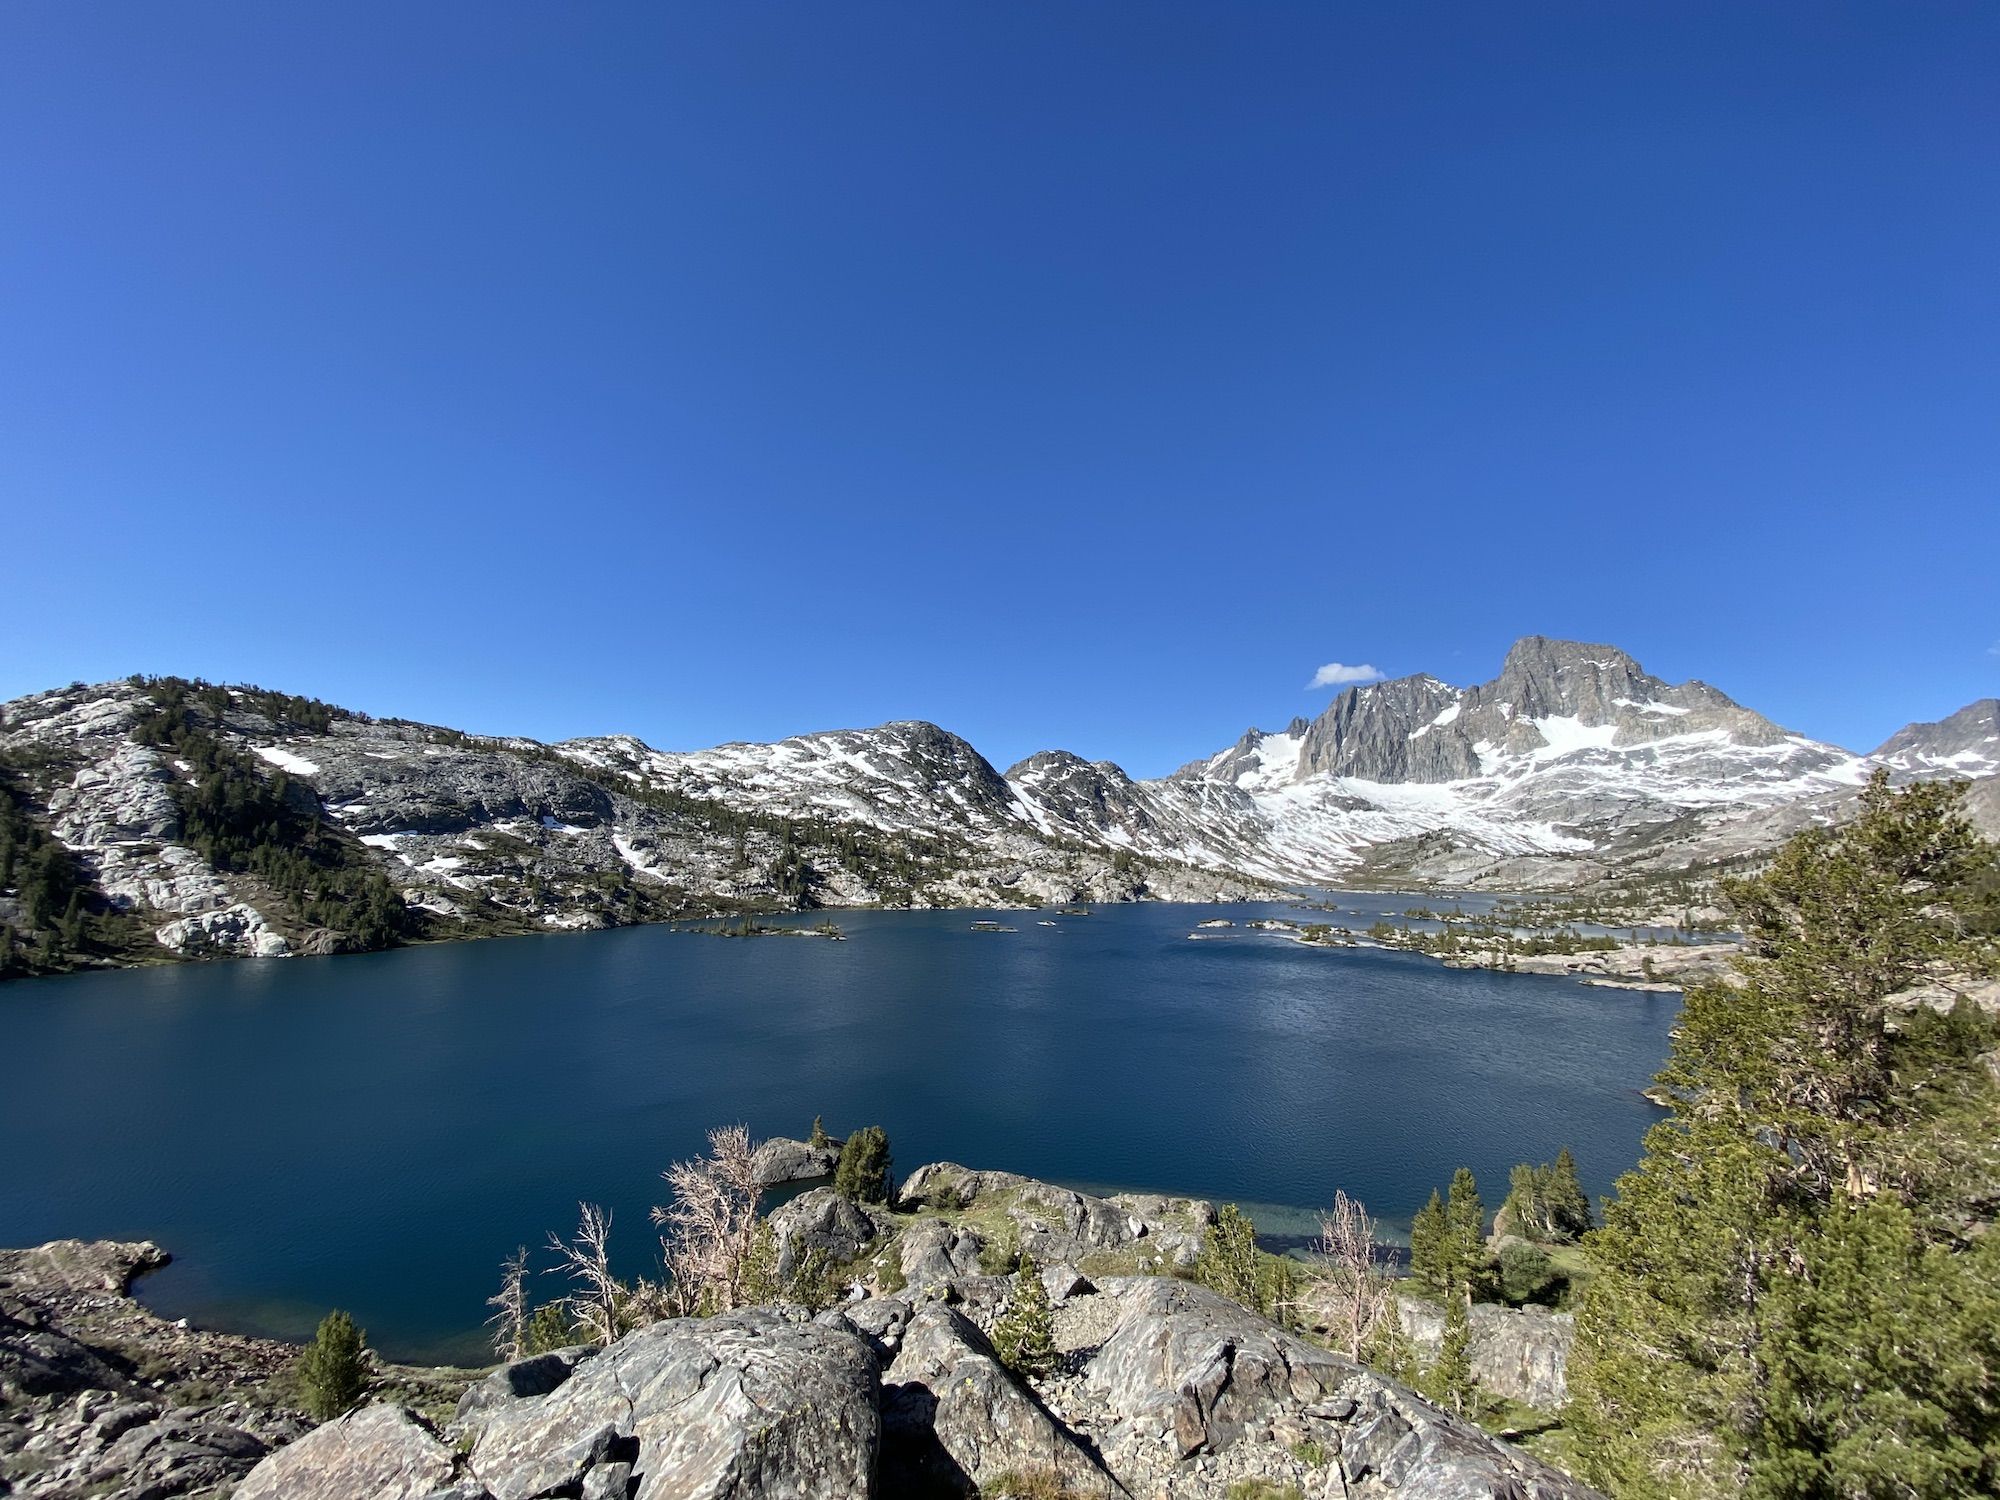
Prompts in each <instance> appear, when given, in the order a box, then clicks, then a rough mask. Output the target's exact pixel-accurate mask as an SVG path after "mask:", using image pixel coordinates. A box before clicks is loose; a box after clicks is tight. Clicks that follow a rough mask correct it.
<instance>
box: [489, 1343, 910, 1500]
mask: <svg viewBox="0 0 2000 1500" xmlns="http://www.w3.org/2000/svg"><path fill="white" fill-rule="evenodd" d="M556 1373H557V1372H556V1371H555V1370H554V1369H550V1370H547V1371H545V1372H543V1374H544V1375H546V1376H548V1377H550V1378H553V1377H554V1376H555V1374H556ZM878 1377H879V1370H878V1367H877V1365H876V1361H875V1356H874V1354H873V1353H872V1352H871V1351H870V1349H869V1347H868V1345H867V1344H866V1343H865V1342H864V1341H863V1340H862V1339H861V1338H859V1337H858V1336H856V1335H855V1334H852V1333H848V1332H845V1331H842V1330H840V1329H836V1328H829V1327H824V1326H820V1325H816V1324H797V1323H788V1322H786V1321H784V1320H783V1319H781V1318H780V1317H778V1316H777V1315H776V1314H775V1313H773V1312H769V1311H766V1310H764V1309H759V1308H751V1309H746V1310H744V1311H740V1312H734V1313H728V1314H725V1315H723V1316H721V1317H717V1318H709V1319H705V1320H704V1319H692V1318H674V1319H669V1320H667V1321H665V1322H661V1323H655V1324H653V1325H652V1326H650V1327H647V1328H642V1329H640V1330H639V1331H638V1332H636V1333H632V1334H628V1335H627V1336H626V1337H625V1338H623V1339H620V1340H619V1341H618V1342H617V1343H616V1344H614V1345H612V1346H611V1347H610V1348H609V1349H606V1350H604V1351H603V1352H602V1353H600V1354H597V1355H595V1356H593V1357H591V1358H588V1359H584V1360H582V1361H580V1362H579V1363H577V1364H576V1365H575V1366H574V1373H572V1374H570V1375H568V1377H567V1378H564V1379H562V1380H561V1381H560V1383H558V1384H556V1385H555V1386H554V1388H553V1389H551V1390H549V1391H547V1392H546V1393H544V1394H531V1395H525V1396H521V1397H519V1398H518V1399H515V1400H513V1401H496V1400H492V1399H490V1397H491V1395H492V1393H491V1392H488V1393H487V1399H482V1401H481V1402H480V1403H478V1404H477V1410H476V1413H470V1414H468V1415H469V1416H472V1417H473V1418H474V1419H473V1420H470V1421H468V1423H467V1426H466V1429H465V1430H466V1431H467V1432H468V1434H470V1435H473V1442H472V1451H471V1455H470V1457H469V1460H468V1464H467V1469H468V1475H467V1477H469V1478H471V1479H473V1480H476V1481H477V1482H478V1483H479V1484H481V1485H484V1486H485V1488H486V1490H487V1491H488V1492H489V1493H490V1494H491V1495H492V1496H493V1497H494V1500H527V1497H529V1496H535V1495H548V1494H554V1493H559V1492H562V1493H567V1492H569V1489H570V1487H572V1486H576V1487H579V1488H580V1489H581V1491H582V1492H585V1493H588V1492H589V1491H590V1490H592V1489H597V1490H604V1491H606V1492H607V1493H617V1494H621V1495H622V1494H624V1493H626V1486H627V1485H631V1486H636V1487H635V1488H632V1489H631V1493H632V1494H634V1495H636V1496H637V1497H638V1500H666V1497H673V1500H694V1497H702V1496H725V1495H726V1496H742V1497H748V1496H753V1495H771V1496H779V1495H783V1496H817V1495H824V1496H829V1497H831V1496H853V1495H863V1494H867V1493H869V1486H870V1484H871V1483H872V1481H873V1475H874V1471H875V1463H876V1454H877V1448H878V1446H879V1443H880V1419H879V1416H878V1413H877V1408H876V1400H877V1392H876V1383H877V1380H878ZM530 1383H531V1384H539V1383H541V1381H540V1379H537V1380H536V1381H534V1382H530ZM471 1395H472V1393H468V1400H470V1398H471ZM600 1469H601V1470H606V1471H608V1472H607V1473H606V1474H605V1475H603V1476H600V1477H599V1478H598V1479H597V1480H596V1482H595V1483H593V1480H592V1474H593V1471H596V1470H600Z"/></svg>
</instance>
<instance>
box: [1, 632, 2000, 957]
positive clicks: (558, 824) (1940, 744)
mask: <svg viewBox="0 0 2000 1500" xmlns="http://www.w3.org/2000/svg"><path fill="white" fill-rule="evenodd" d="M169 704H171V705H172V707H171V710H170V709H169V707H168V705H169ZM162 715H166V718H165V719H162ZM167 722H170V725H171V727H172V728H173V730H174V735H177V736H184V734H192V735H194V736H195V739H196V740H198V741H199V743H200V744H201V745H203V746H206V747H208V748H207V749H204V750H202V751H201V752H200V754H199V755H197V759H201V758H202V757H204V756H205V757H207V761H208V763H210V764H211V767H212V765H213V764H217V763H220V762H218V761H217V757H221V761H222V762H227V766H225V769H227V767H228V766H233V767H234V770H232V771H230V773H229V774H230V775H232V776H234V777H235V778H236V785H237V786H238V787H239V789H248V790H249V791H251V792H254V791H255V790H256V788H257V786H258V785H259V784H260V783H268V787H267V789H266V790H267V792H268V794H269V795H273V796H277V797H279V798H280V799H281V800H283V801H284V802H285V804H286V805H287V806H288V807H290V808H292V809H293V811H294V812H295V813H296V814H297V815H298V816H299V817H302V818H304V819H307V820H308V824H307V825H300V826H310V827H311V828H314V829H316V830H317V832H316V833H314V834H312V835H310V836H305V835H301V838H302V839H303V841H304V842H305V843H307V844H310V845H311V846H312V848H311V849H309V850H308V851H307V857H308V862H309V863H314V864H316V865H324V866H326V867H327V868H335V867H338V869H340V870H343V871H346V872H347V875H345V876H343V878H347V879H350V882H351V878H352V876H353V873H354V872H355V871H356V870H361V869H374V870H377V871H379V872H380V874H381V876H382V877H384V878H385V879H386V880H387V882H388V883H389V887H390V888H391V889H392V890H393V893H394V897H395V898H397V899H400V901H401V902H402V903H403V905H404V907H405V908H406V914H407V920H406V921H405V922H404V924H403V926H404V929H405V930H406V931H408V932H411V933H414V934H416V935H442V934H443V933H444V932H446V931H448V930H451V929H453V928H454V927H456V928H459V929H461V930H467V931H472V930H483V931H518V930H527V929H531V928H537V927H550V926H558V927H561V926H588V925H601V924H604V923H610V922H621V921H636V920H647V919H649V918H652V917H655V916H659V915H662V914H687V913H691V912H699V911H713V910H719V909H727V908H730V907H740V906H770V905H800V904H815V903H817V904H824V905H829V906H840V905H850V904H858V903H879V902H887V903H892V904H896V903H903V902H910V903H915V904H931V905H980V904H994V903H999V902H1009V901H1049V900H1054V901H1070V900H1122V899H1135V898H1139V897H1148V896H1150V897H1161V898H1167V899H1188V900H1211V899H1216V898H1218V897H1224V898H1230V897H1243V896H1253V895H1259V894H1270V893H1271V885H1272V884H1273V883H1276V884H1290V885H1306V884H1316V883H1341V882H1364V881H1365V882H1375V881H1390V880H1396V881H1400V880H1422V881H1430V882H1435V883H1438V884H1444V885H1461V886H1464V885H1476V884H1482V883H1483V884H1488V885H1492V886H1499V887H1506V888H1516V889H1527V888H1534V887H1551V886H1562V885H1569V884H1579V883H1585V882H1588V881H1590V880H1593V879H1595V878H1598V877H1601V876H1604V875H1607V874H1612V873H1617V872H1621V871H1630V870H1659V871H1670V870H1682V869H1690V868H1695V869H1700V868H1711V867H1714V866H1716V865H1718V864H1723V863H1726V862H1728V861H1730V860H1733V859H1738V858H1741V857H1742V856H1744V855H1748V854H1755V853H1759V852H1761V851H1764V850H1767V849H1770V848H1772V847H1774V846H1775V845H1776V844H1777V843H1778V842H1780V841H1781V840H1782V839H1784V838H1785V837H1786V836H1788V835H1789V834H1791V833H1792V832H1795V831H1796V830H1797V829H1799V828H1801V827H1805V826H1808V825H1810V824H1813V823H1825V822H1830V821H1833V820H1835V819H1837V818H1839V817H1841V816H1843V815H1844V814H1845V813H1846V811H1847V810H1848V808H1849V806H1850V805H1851V803H1852V801H1853V799H1854V797H1855V795H1856V792H1857V789H1858V788H1859V787H1860V786H1861V785H1862V784H1863V783H1864V782H1865V781H1866V779H1867V777H1868V776H1869V775H1870V774H1871V772H1872V771H1873V770H1875V769H1876V768H1877V767H1886V768H1888V769H1889V770H1891V771H1892V773H1893V774H1895V775H1897V776H1898V777H1903V778H1908V777H1914V776H1933V775H1958V776H1971V777H1979V778H1983V779H1982V780H1981V781H1980V782H1979V784H1978V786H1977V787H1976V788H1975V792H1974V795H1973V797H1972V798H1971V799H1970V804H1969V805H1970V806H1971V808H1972V809H1973V811H1974V814H1975V816H1976V817H1979V818H1982V819H1985V820H1986V822H1987V823H1988V825H1989V826H2000V777H1996V775H1995V773H1996V772H2000V703H1996V701H1995V700H1991V699H1988V700H1984V701H1982V702H1980V703H1975V704H1971V705H1969V706H1968V707H1967V708H1965V709H1963V710H1961V711H1960V712H1958V713H1956V714H1954V715H1952V716H1951V717H1950V718H1948V719H1945V720H1942V721H1940V722H1938V723H1935V724H1913V725H1911V726H1909V727H1908V728H1906V729H1904V730H1903V731H1901V732H1900V733H1898V734H1897V735H1895V736H1893V737H1892V738H1891V739H1890V740H1889V741H1888V742H1887V743H1885V744H1884V745H1883V746H1882V748H1881V749H1880V750H1879V751H1877V752H1876V754H1875V755H1874V756H1868V757H1863V756H1857V755H1854V754H1852V753H1850V752H1848V751H1846V750H1842V749H1840V748H1839V747H1837V746H1834V745H1827V744H1821V743H1819V742H1817V741H1814V740H1811V739H1808V738H1806V737H1804V736H1802V735H1798V734H1794V733H1791V732H1789V731H1787V730H1785V729H1782V728H1780V727H1779V726H1778V725H1776V724H1773V723H1772V722H1771V721H1770V720H1768V719H1766V718H1764V717H1762V716H1761V715H1759V714H1757V713H1755V712H1753V711H1751V710H1749V709H1747V708H1744V707H1743V706H1742V705H1740V704H1738V703H1736V702H1734V701H1732V700H1731V699H1730V698H1728V697H1727V696H1725V695H1724V694H1723V693H1721V692H1719V691H1718V690H1716V689H1715V688H1712V687H1710V686H1708V685H1707V684H1705V683H1701V682H1683V683H1669V682H1665V681H1663V680H1661V679H1659V678H1656V677H1653V676H1651V675H1649V674H1648V673H1646V672H1645V671H1644V670H1643V669H1642V668H1641V667H1640V666H1639V664H1638V663H1637V662H1636V661H1634V660H1633V659H1632V658H1631V657H1630V656H1628V655H1626V654H1625V653H1624V652H1622V651H1619V650H1617V649H1615V648H1613V647H1610V646H1597V645H1584V644H1579V643H1576V642H1569V641H1554V640H1548V639H1545V638H1542V637H1539V636H1530V637H1528V638H1526V639H1524V640H1522V641H1519V642H1517V643H1516V644H1515V646H1514V647H1513V648H1512V649H1511V650H1510V651H1509V652H1508V653H1507V658H1506V660H1505V662H1504V663H1503V664H1502V666H1501V670H1500V672H1499V674H1498V675H1497V676H1496V677H1494V678H1493V679H1492V680H1491V681H1489V682H1484V683H1479V684H1476V685H1473V686H1470V687H1458V686H1454V685H1452V684H1449V683H1446V682H1443V681H1441V680H1439V679H1438V678H1435V677H1430V676H1413V677H1405V678H1400V679H1397V680H1395V681H1391V682H1380V683H1373V684H1369V685H1367V686H1360V687H1354V688H1350V689H1348V690H1347V691H1345V692H1343V693H1341V694H1340V695H1339V696H1338V697H1337V698H1335V699H1334V700H1333V702H1332V703H1331V704H1330V705H1329V706H1328V707H1327V709H1326V711H1325V712H1324V713H1322V714H1321V715H1320V716H1319V717H1318V718H1316V719H1313V720H1310V721H1308V720H1305V719H1294V720H1293V721H1292V722H1291V723H1290V724H1288V725H1287V726H1286V727H1285V728H1284V729H1282V730H1279V731H1276V732H1271V733H1267V732H1265V731H1262V730H1255V729H1253V730H1251V731H1249V732H1248V733H1246V734H1245V735H1244V736H1243V737H1242V738H1241V739H1239V740H1238V741H1237V742H1236V743H1235V744H1233V745H1231V746H1229V747H1228V748H1226V749H1223V750H1220V751H1217V752H1216V753H1215V754H1214V755H1211V756H1208V757H1206V758H1204V759H1202V760H1198V761H1195V762H1193V763H1191V764H1189V765H1187V766H1183V767H1182V768H1181V769H1180V770H1178V771H1176V772H1174V773H1173V774H1172V775H1170V776H1165V777H1161V778H1159V779H1156V780H1134V779H1133V778H1132V777H1130V776H1128V775H1126V773H1125V772H1124V771H1123V770H1121V769H1120V768H1119V767H1118V766H1116V765H1114V764H1113V763H1111V762H1110V761H1102V760H1100V761H1086V760H1083V759H1081V758H1080V757H1078V756H1075V755H1072V754H1069V753H1067V752H1064V751H1060V750H1050V751H1044V752H1042V753H1039V754H1036V755H1032V756H1029V757H1028V758H1027V759H1026V760H1023V761H1021V762H1020V763H1019V764H1018V765H1016V766H1014V767H1013V768H1011V769H1010V770H1009V771H1008V772H1007V773H1006V774H1005V775H1002V774H1001V773H1000V772H999V771H997V770H995V769H994V767H993V766H992V765H991V764H990V763H989V762H988V761H987V760H986V758H985V757H984V756H982V755H981V754H980V753H979V752H978V751H977V750H976V749H974V748H973V747H972V746H971V745H970V744H968V743H966V742H965V741H964V740H963V739H960V738H959V737H958V736H957V735H954V734H951V733H949V732H947V731H945V730H943V729H940V728H938V727H937V726H936V725H934V724H927V723H922V722H899V723H893V724H884V725H881V726H878V727H876V728H873V729H846V730H833V731H828V732H824V733H818V734H805V735H798V736H794V737H793V738H790V739H786V740H780V741H778V742H776V743H775V744H731V745H723V746H720V747H718V748H716V749H712V750H698V751H662V750H655V749H653V748H652V747H650V746H648V745H646V744H645V743H643V742H642V741H640V740H637V739H634V738H632V737H630V736H628V735H611V736H606V737H603V738H595V739H581V740H572V741H569V742H566V743H564V744H560V745H555V746H544V745H540V744H537V743H535V742H533V741H529V740H516V739H491V738H478V737H472V736H467V735H463V734H460V733H457V732H456V731H453V730H449V729H440V728H436V727H433V726H427V725H422V724H412V723H406V722H401V721H376V720H372V719H369V718H367V717H366V716H365V715H359V714H351V713H347V712H344V711H342V710H338V709H334V708H331V707H330V706H329V705H325V704H318V703H315V702H313V701H312V700H306V699H288V698H286V697H285V696H284V695H281V694H269V693H264V692H262V691H261V690H254V689H233V688H232V689H222V688H215V687H208V686H203V685H198V684H181V685H179V686H178V687H175V686H173V685H172V684H171V683H170V682H169V683H148V682H143V681H138V680H135V681H131V682H122V683H106V684H103V685H101V686H98V687H94V688H87V687H82V686H75V687H71V688H67V689H62V690H58V691H56V692H52V693H44V694H38V695H35V696H34V697H31V698H24V699H20V700H17V701H15V702H13V703H10V704H0V775H4V778H5V779H6V783H7V788H8V795H10V796H13V797H16V798H24V799H25V802H24V803H23V804H22V805H23V806H25V807H26V809H27V810H28V812H29V814H30V815H31V816H32V817H34V818H35V819H37V820H38V822H39V824H40V825H41V826H42V827H44V828H45V829H46V830H47V833H48V836H49V837H52V838H53V839H55V840H57V841H59V842H60V843H62V844H63V845H65V846H67V848H68V849H69V850H70V851H71V852H72V853H73V854H74V855H75V856H77V857H78V859H79V861H80V863H81V865H82V867H83V869H84V871H85V873H86V874H87V876H88V878H89V881H90V889H91V891H92V892H93V893H94V894H93V895H92V896H91V897H90V900H91V901H92V902H96V903H99V904H100V905H104V904H108V906H109V907H110V908H113V909H115V910H116V911H118V912H122V913H128V914H130V915H131V916H132V919H133V920H134V921H139V922H143V923H144V924H146V926H147V928H148V929H149V930H153V931H156V932H157V936H158V941H159V942H160V943H162V944H165V945H167V946H169V947H173V948H177V949H182V950H188V951H194V950H204V951H251V952H270V953H275V952H280V951H287V950H290V951H297V950H299V949H305V950H307V951H316V950H324V949H327V948H329V947H337V946H339V945H340V943H341V942H343V941H345V939H344V938H343V936H342V933H341V932H340V931H339V930H338V929H337V926H336V928H335V930H332V931H326V930H322V929H323V928H324V927H325V926H326V925H327V924H328V923H334V924H337V923H338V920H339V918H338V916H337V915H332V916H330V915H329V912H328V909H327V908H326V907H325V906H324V904H323V903H322V904H321V905H320V906H319V907H317V908H315V909H314V910H313V911H310V912H309V911H308V910H307V909H306V907H305V906H303V905H301V899H302V898H301V897H300V896H299V894H298V892H297V891H294V892H292V893H291V894H287V893H286V892H284V891H281V890H277V889H274V888H273V887H272V886H271V884H270V883H269V882H268V881H265V880H263V879H262V878H261V877H260V876H259V875H258V874H257V873H256V872H255V869H254V868H253V867H252V866H251V865H249V864H245V863H244V862H243V861H241V860H240V859H239V860H238V861H237V862H236V863H235V864H233V865H228V866H227V867H224V866H219V865H217V864H216V863H213V862H211V860H210V859H209V858H205V857H204V856H203V854H202V853H201V852H199V850H198V848H197V847H196V846H197V845H198V844H200V839H199V838H198V837H191V836H190V835H189V834H188V832H187V829H186V826H185V824H186V820H187V818H188V817H189V806H190V802H191V799H193V800H199V798H196V797H195V793H196V791H197V790H198V789H199V788H200V787H201V786H202V785H203V784H204V778H205V777H207V776H209V775H210V772H209V771H198V770H197V769H196V767H195V766H194V764H192V763H191V762H190V761H189V760H188V759H187V755H188V754H193V753H195V752H193V751H186V752H185V753H183V752H182V751H177V750H176V749H174V748H171V747H170V746H169V745H168V739H169V738H172V736H166V737H163V735H162V734H161V733H160V732H159V729H160V725H161V724H162V723H167ZM148 726H151V727H150V728H149V727H148ZM173 743H174V745H181V743H182V741H181V739H177V738H176V739H174V740H173ZM188 743H194V741H189V742H188ZM232 757H233V759H232ZM211 790H212V789H211ZM202 795H204V796H206V795H208V793H206V792H204V793H203V794H202ZM232 795H233V794H232ZM286 816H290V815H289V814H288V815H286ZM278 821H280V822H282V821H283V819H282V818H281V819H279V820H278ZM272 826H275V824H274V825H272ZM289 836H290V835H287V837H289ZM204 847H207V846H204ZM329 862H330V863H329ZM273 868H279V866H276V865H274V866H273ZM309 888H310V882H308V883H307V885H306V886H305V887H301V888H300V889H309ZM91 909H93V910H96V909H97V907H96V906H93V907H92V908H91ZM29 915H30V913H29V912H28V908H27V906H26V904H25V898H24V897H23V895H22V894H21V893H20V892H9V891H6V890H0V921H5V922H10V923H15V924H16V925H17V926H18V925H19V924H21V923H22V922H28V916H29ZM28 925H29V926H34V925H35V923H33V922H28ZM41 925H42V926H44V927H46V926H47V923H46V922H44V923H42V924H41Z"/></svg>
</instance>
